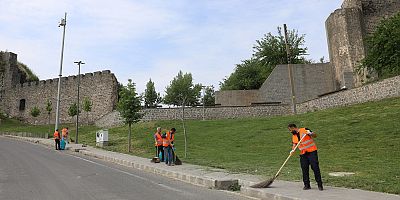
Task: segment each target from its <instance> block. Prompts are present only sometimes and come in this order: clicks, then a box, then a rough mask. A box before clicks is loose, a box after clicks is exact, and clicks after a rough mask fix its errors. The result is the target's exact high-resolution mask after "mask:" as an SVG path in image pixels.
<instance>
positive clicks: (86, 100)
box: [82, 97, 93, 112]
mask: <svg viewBox="0 0 400 200" xmlns="http://www.w3.org/2000/svg"><path fill="white" fill-rule="evenodd" d="M92 106H93V103H92V101H90V99H89V97H85V98H84V99H83V103H82V109H83V110H84V111H85V112H90V111H92Z"/></svg>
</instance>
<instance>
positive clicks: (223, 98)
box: [215, 90, 259, 106]
mask: <svg viewBox="0 0 400 200" xmlns="http://www.w3.org/2000/svg"><path fill="white" fill-rule="evenodd" d="M258 98H259V92H258V90H227V91H217V92H215V104H217V105H219V104H221V105H224V106H250V105H251V103H254V102H257V101H258Z"/></svg>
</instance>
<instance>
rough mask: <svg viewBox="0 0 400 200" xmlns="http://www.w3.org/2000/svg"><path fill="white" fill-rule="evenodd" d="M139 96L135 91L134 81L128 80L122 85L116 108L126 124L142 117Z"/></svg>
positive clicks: (135, 121) (137, 120)
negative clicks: (125, 84)
mask: <svg viewBox="0 0 400 200" xmlns="http://www.w3.org/2000/svg"><path fill="white" fill-rule="evenodd" d="M141 108H142V107H141V105H140V97H139V96H138V94H137V93H136V89H135V83H133V82H132V80H131V79H129V80H128V84H127V86H123V87H122V88H121V92H120V99H119V102H118V105H117V109H118V111H119V113H120V115H121V117H122V118H124V121H125V123H126V124H132V123H137V122H139V120H140V119H141V118H142V116H143V115H142V114H141V113H139V111H140V110H141Z"/></svg>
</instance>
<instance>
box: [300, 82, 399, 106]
mask: <svg viewBox="0 0 400 200" xmlns="http://www.w3.org/2000/svg"><path fill="white" fill-rule="evenodd" d="M392 97H400V76H396V77H393V78H388V79H385V80H383V81H380V82H376V83H371V84H368V85H364V86H362V87H358V88H354V89H351V90H345V91H341V92H338V93H334V94H330V95H327V96H323V97H320V98H317V99H314V100H310V101H307V102H304V103H302V104H299V105H297V110H298V112H299V113H306V112H313V111H317V110H324V109H328V108H333V107H341V106H348V105H354V104H359V103H365V102H368V101H378V100H382V99H386V98H392Z"/></svg>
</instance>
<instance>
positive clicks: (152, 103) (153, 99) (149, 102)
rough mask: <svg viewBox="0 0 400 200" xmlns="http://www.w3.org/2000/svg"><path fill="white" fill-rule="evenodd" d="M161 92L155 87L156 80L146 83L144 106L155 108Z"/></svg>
mask: <svg viewBox="0 0 400 200" xmlns="http://www.w3.org/2000/svg"><path fill="white" fill-rule="evenodd" d="M159 99H160V93H157V92H156V88H155V87H154V82H153V81H151V79H150V80H149V82H147V84H146V90H145V91H144V107H145V108H155V107H157V103H159V102H158V101H159Z"/></svg>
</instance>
